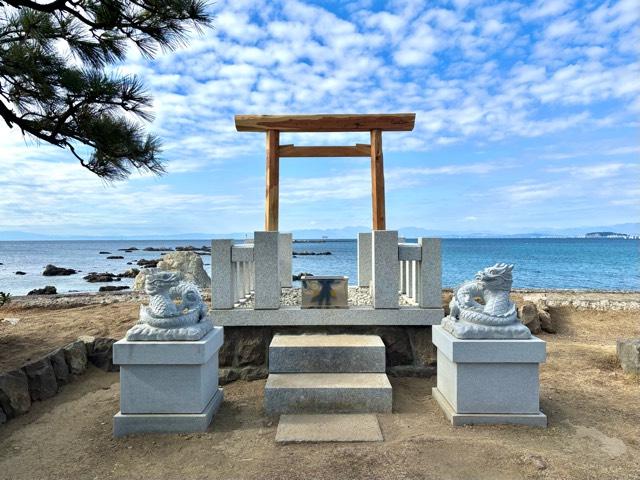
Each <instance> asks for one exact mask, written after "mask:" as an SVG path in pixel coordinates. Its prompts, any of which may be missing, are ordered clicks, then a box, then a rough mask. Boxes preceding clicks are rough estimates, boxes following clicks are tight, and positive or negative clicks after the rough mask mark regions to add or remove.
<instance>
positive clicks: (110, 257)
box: [107, 255, 124, 260]
mask: <svg viewBox="0 0 640 480" xmlns="http://www.w3.org/2000/svg"><path fill="white" fill-rule="evenodd" d="M107 260H124V257H123V256H122V255H109V256H108V257H107Z"/></svg>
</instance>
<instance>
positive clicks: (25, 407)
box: [0, 336, 119, 424]
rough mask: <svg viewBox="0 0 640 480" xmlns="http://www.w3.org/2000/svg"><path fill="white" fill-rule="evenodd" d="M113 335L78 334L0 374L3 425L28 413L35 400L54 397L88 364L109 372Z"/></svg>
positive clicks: (0, 416) (111, 369)
mask: <svg viewBox="0 0 640 480" xmlns="http://www.w3.org/2000/svg"><path fill="white" fill-rule="evenodd" d="M115 341H116V340H115V339H113V338H103V337H98V338H95V337H89V336H83V337H79V338H78V340H76V341H75V342H71V343H69V344H68V345H65V346H64V347H62V348H57V349H56V350H54V351H52V352H50V353H49V354H47V355H45V356H44V357H42V358H40V359H38V360H35V361H32V362H29V363H27V364H25V365H23V366H22V367H21V368H17V369H15V370H12V371H10V372H5V373H2V374H0V424H2V423H5V422H6V421H7V420H8V419H11V418H15V417H17V416H18V415H22V414H25V413H27V412H28V411H29V409H30V408H31V404H32V402H36V401H41V400H46V399H48V398H51V397H53V396H55V395H56V394H57V393H58V391H59V390H60V388H61V387H62V386H63V385H65V384H67V383H69V382H70V381H73V380H74V379H75V378H76V377H78V376H80V375H82V374H83V373H84V372H85V370H86V369H87V366H88V364H89V363H91V364H93V365H95V366H96V367H98V368H100V369H102V370H104V371H108V372H114V371H118V370H119V367H118V366H117V365H114V364H113V361H112V359H113V343H114V342H115Z"/></svg>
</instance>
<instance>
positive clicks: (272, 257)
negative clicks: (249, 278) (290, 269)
mask: <svg viewBox="0 0 640 480" xmlns="http://www.w3.org/2000/svg"><path fill="white" fill-rule="evenodd" d="M279 236H280V235H279V233H278V232H255V233H254V251H253V253H254V262H255V267H254V272H255V279H254V281H255V309H256V310H268V309H277V308H280V292H281V287H280V274H279V273H278V270H279V268H278V243H279V241H278V238H279Z"/></svg>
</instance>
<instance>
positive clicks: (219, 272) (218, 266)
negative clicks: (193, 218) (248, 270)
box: [211, 240, 235, 310]
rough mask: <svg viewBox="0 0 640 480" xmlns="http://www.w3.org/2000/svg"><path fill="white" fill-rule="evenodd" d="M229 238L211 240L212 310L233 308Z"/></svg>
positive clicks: (230, 244)
mask: <svg viewBox="0 0 640 480" xmlns="http://www.w3.org/2000/svg"><path fill="white" fill-rule="evenodd" d="M231 247H232V241H231V240H212V241H211V305H212V308H213V309H214V310H218V309H228V308H233V304H234V301H235V299H234V298H233V294H234V290H233V284H234V278H233V269H232V263H231Z"/></svg>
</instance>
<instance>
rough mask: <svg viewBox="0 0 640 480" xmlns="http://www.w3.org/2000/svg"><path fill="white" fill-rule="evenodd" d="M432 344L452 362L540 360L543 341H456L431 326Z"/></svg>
mask: <svg viewBox="0 0 640 480" xmlns="http://www.w3.org/2000/svg"><path fill="white" fill-rule="evenodd" d="M431 338H432V341H433V344H434V345H435V346H436V347H438V350H439V351H442V353H443V354H444V355H446V356H447V358H449V359H450V360H451V361H452V362H456V363H544V361H545V359H546V356H547V354H546V342H545V341H544V340H540V339H539V338H538V337H531V338H529V339H526V340H491V339H488V340H460V339H459V338H456V337H454V336H453V335H451V334H450V333H449V332H447V331H446V330H445V329H443V328H442V327H440V326H438V327H434V328H433V330H432V333H431Z"/></svg>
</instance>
